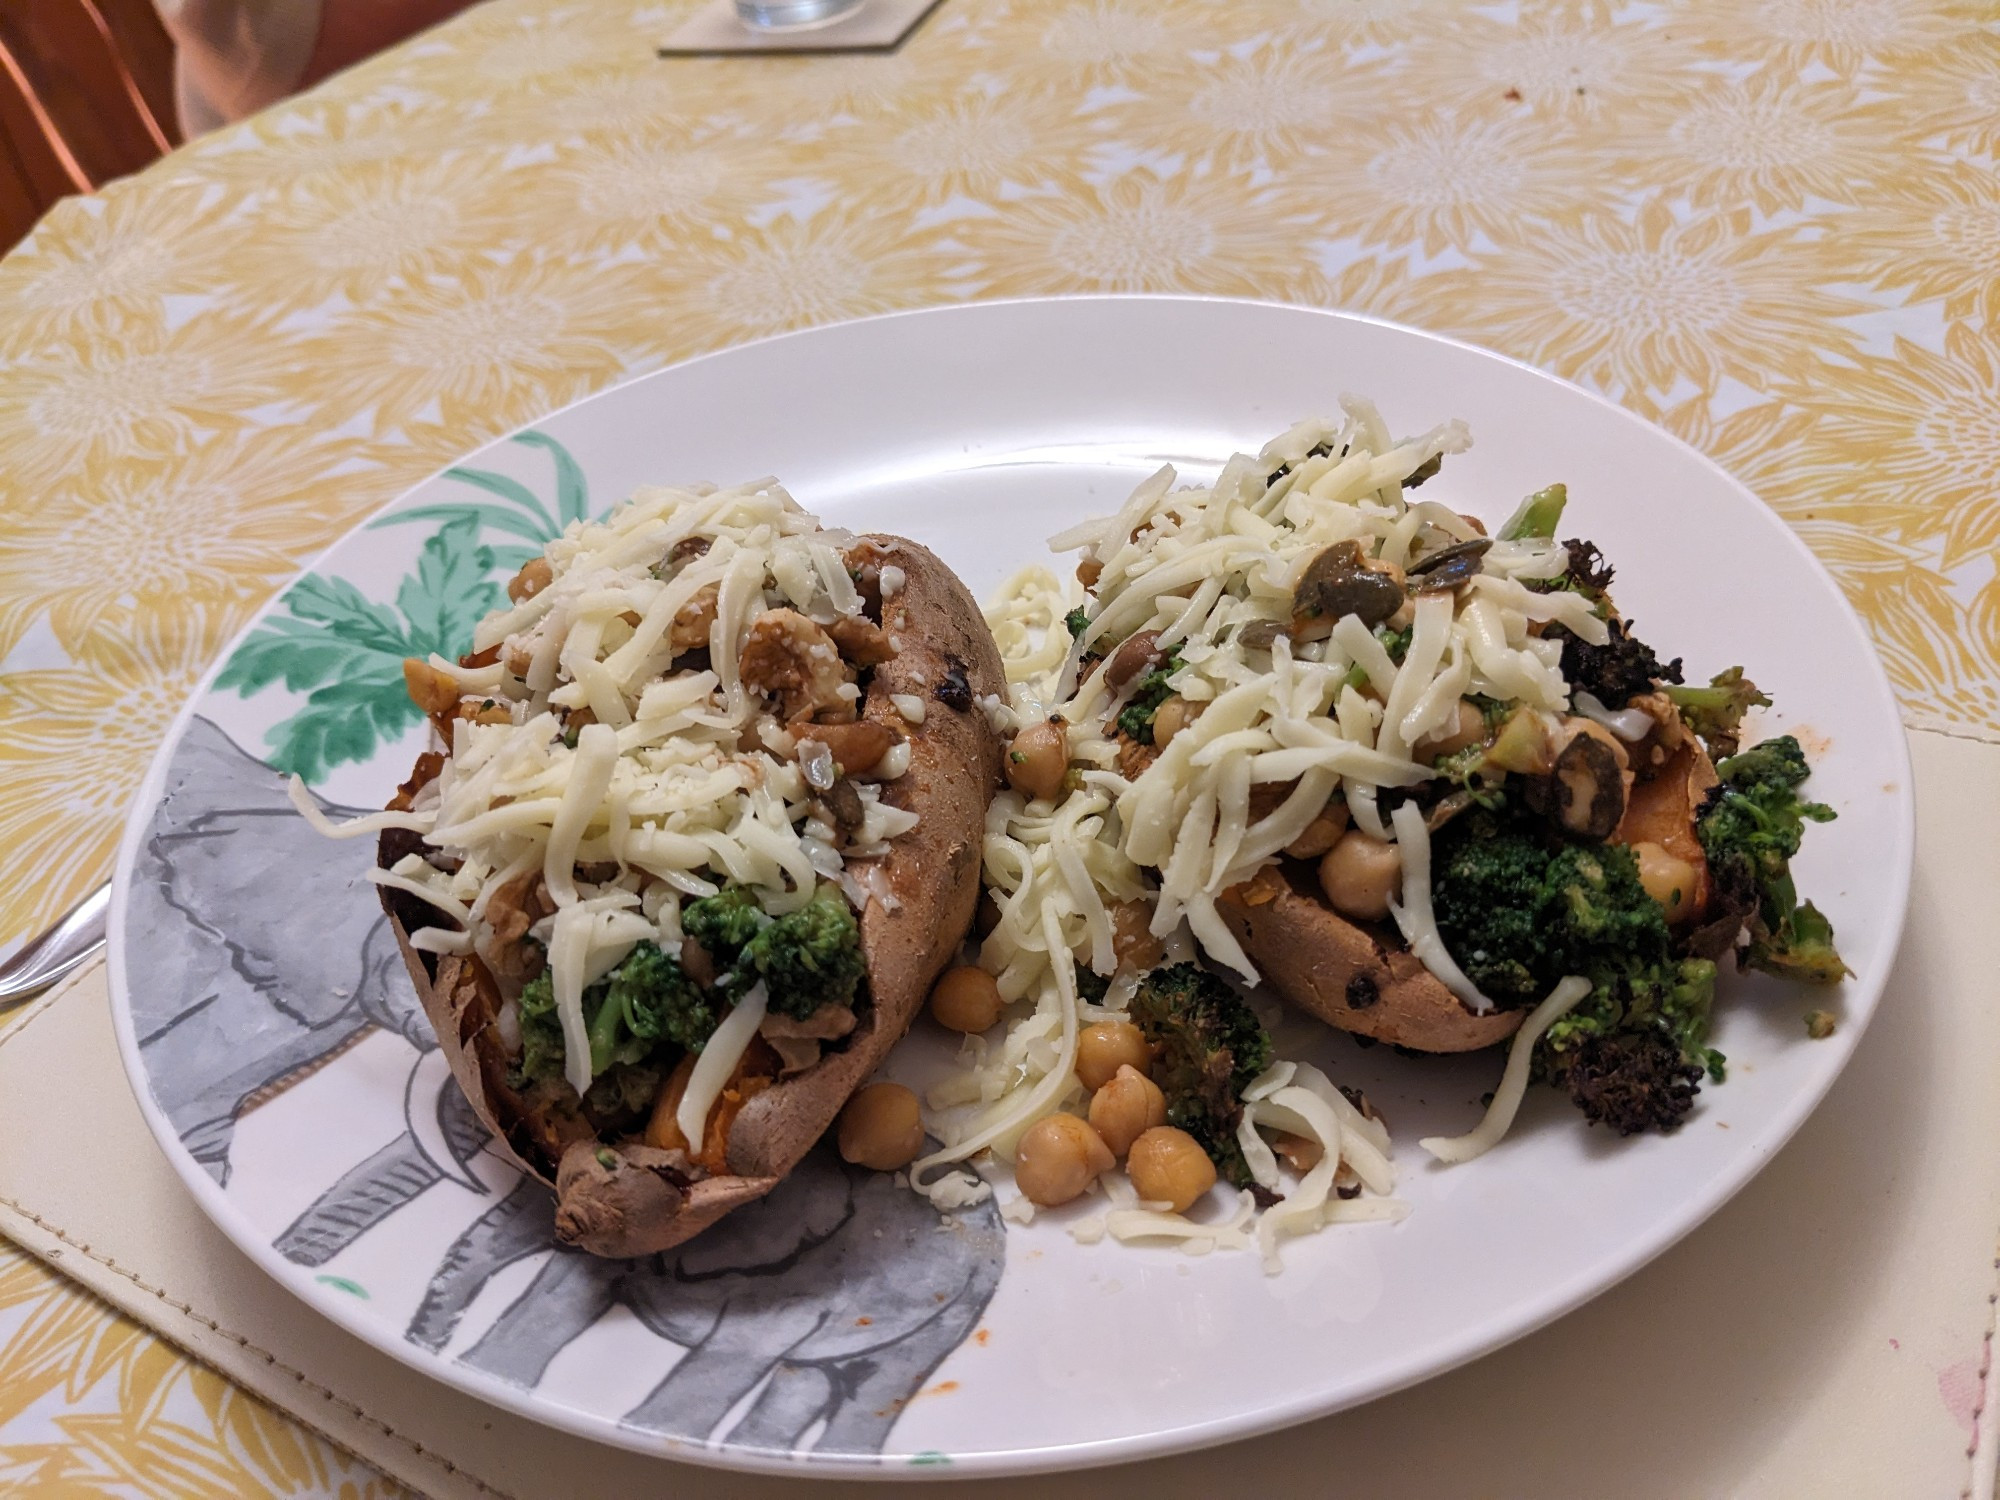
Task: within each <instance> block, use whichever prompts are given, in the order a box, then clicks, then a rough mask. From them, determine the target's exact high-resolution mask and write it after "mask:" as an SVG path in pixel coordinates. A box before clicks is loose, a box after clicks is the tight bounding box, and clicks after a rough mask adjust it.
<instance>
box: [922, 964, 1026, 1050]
mask: <svg viewBox="0 0 2000 1500" xmlns="http://www.w3.org/2000/svg"><path fill="white" fill-rule="evenodd" d="M1006 1004H1007V1002H1006V1001H1004V1000H1002V999H1001V998H1000V986H999V985H998V984H996V983H995V982H994V980H993V976H992V975H991V974H989V973H987V972H986V971H985V970H984V969H981V968H976V967H974V966H973V965H971V964H960V965H958V966H957V967H955V968H950V969H946V970H945V971H944V973H942V974H940V975H939V976H938V982H937V983H936V984H935V985H933V986H932V987H931V1015H932V1016H933V1017H934V1018H935V1019H936V1021H937V1023H938V1025H940V1026H942V1027H944V1028H945V1029H946V1030H948V1031H962V1032H964V1033H965V1034H966V1035H967V1036H977V1035H978V1034H979V1033H980V1032H982V1031H991V1030H992V1029H993V1024H994V1022H996V1021H998V1020H999V1019H1000V1012H1001V1010H1003V1009H1004V1008H1005V1006H1006Z"/></svg>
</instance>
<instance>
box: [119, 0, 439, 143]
mask: <svg viewBox="0 0 2000 1500" xmlns="http://www.w3.org/2000/svg"><path fill="white" fill-rule="evenodd" d="M156 3H157V4H158V6H159V10H160V19H161V20H162V21H163V22H164V23H165V24H166V28H167V30H168V31H169V32H170V33H171V34H172V35H173V38H174V47H175V52H174V96H175V98H174V102H175V106H176V108H177V109H178V111H179V113H180V119H181V132H182V134H183V135H185V136H194V135H198V134H200V133H201V132H202V131H205V130H213V129H215V128H216V127H217V126H218V125H226V124H229V123H231V122H233V121H236V120H240V119H242V118H243V117H244V116H246V115H250V114H255V113H256V112H257V111H258V110H260V109H263V108H264V107H265V106H266V105H269V104H274V103H276V102H277V101H278V100H280V99H282V98H284V97H285V96H286V95H288V94H292V93H296V92H297V91H298V90H300V89H302V88H309V87H311V86H312V85H313V84H315V83H318V82H319V81H320V80H321V79H322V78H326V77H328V76H330V75H332V74H334V73H337V72H339V71H340V70H341V69H342V68H344V67H347V66H348V65H349V64H351V63H357V62H359V61H361V60H362V59H363V58H365V57H370V56H373V55H374V54H375V53H377V52H379V51H381V50H382V49H383V48H384V47H387V46H390V45H392V44H393V43H396V42H399V41H401V40H402V39H403V38H404V37H407V36H411V35H414V34H415V33H416V32H419V31H422V30H423V29H424V28H425V27H427V26H434V25H436V24H437V23H438V22H439V21H442V20H444V19H446V18H447V17H449V16H453V15H456V14H457V13H458V12H459V11H461V10H463V9H465V7H466V5H467V4H468V3H469V0H156Z"/></svg>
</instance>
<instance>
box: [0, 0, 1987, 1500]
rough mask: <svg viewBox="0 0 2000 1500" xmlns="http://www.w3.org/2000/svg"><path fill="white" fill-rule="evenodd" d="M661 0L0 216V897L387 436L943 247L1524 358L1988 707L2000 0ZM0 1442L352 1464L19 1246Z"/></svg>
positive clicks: (394, 440)
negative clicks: (919, 16)
mask: <svg viewBox="0 0 2000 1500" xmlns="http://www.w3.org/2000/svg"><path fill="white" fill-rule="evenodd" d="M690 8H691V7H690V6H689V5H688V4H686V3H682V0H667V3H655V4H638V3H635V4H613V3H596V0H593V3H588V4H571V5H559V4H552V3H548V0H492V3H488V4H486V5H482V6H480V7H478V8H477V9H476V10H474V11H472V12H470V13H468V14H467V15H465V16H463V17H462V18H460V19H459V20H458V21H456V22H454V23H451V24H450V25H447V26H446V27H444V28H443V29H441V30H439V31H437V32H434V33H431V34H429V35H427V36H425V37H421V38H419V39H417V40H416V41H414V42H412V43H410V44H406V45H405V46H403V47H401V48H398V49H396V50H395V51H393V52H390V53H388V54H386V55H384V56H383V57H380V58H378V59H376V60H375V61H373V62H372V63H369V64H367V65H365V66H363V67H361V68H359V69H356V70H355V71H353V72H351V73H348V74H346V75H343V76H342V77H339V78H336V79H334V80H333V81H332V82H331V83H329V84H327V85H325V86H323V87H321V88H319V89H317V90H315V91H314V92H313V93H311V94H309V95H307V96H305V97H303V98H301V99H299V100H296V101H293V102H291V103H289V104H286V105H283V106H280V107H279V108H277V109H275V110H273V111H271V112H270V113H268V114H266V115H264V116H262V117H260V118H258V119H257V120H255V121H253V122H251V123H250V124H248V125H245V126H242V127H239V128H236V129H232V130H228V131H225V132H222V133H220V134H218V135H214V136H210V137H208V138H205V139H203V140H200V141H197V142H195V143H194V144H193V145H191V146H189V147H188V148H186V149H184V150H182V151H180V152H178V153H176V154H175V155H173V156H171V157H169V158H167V159H166V160H165V161H162V162H160V163H158V164H157V165H156V166H154V167H153V168H151V169H150V170H148V171H146V172H144V173H142V174H140V175H139V176H138V177H136V178H133V179H130V180H127V181H124V182H120V183H117V184H114V185H113V186H112V187H111V188H109V189H107V190H106V191H105V192H104V193H103V194H102V195H101V196H99V197H96V198H90V199H77V200H71V201H69V202H66V203H64V204H61V205H59V206H58V207H57V209H56V210H55V211H54V212H53V213H51V214H50V216H49V217H48V219H47V220H46V221H44V223H43V224H42V225H41V226H40V227H39V228H38V229H37V230H36V231H35V233H34V234H33V236H32V237H31V238H30V239H29V240H28V241H27V242H26V243H24V244H23V245H22V246H21V247H20V248H19V249H18V250H16V251H15V252H14V253H13V254H12V255H10V256H9V257H7V258H6V260H5V261H4V262H0V308H4V309H5V312H4V316H0V856H4V858H5V861H6V864H7V867H8V868H9V869H10V870H12V871H14V872H16V873H15V875H14V878H13V879H12V880H11V881H10V882H9V883H8V885H7V886H6V888H5V889H4V891H0V945H5V944H11V943H13V942H16V941H18V940H19V939H21V938H22V937H24V936H26V935H27V934H28V933H30V932H32V931H33V930H35V929H37V928H38V927H39V926H40V925H42V924H43V923H44V922H46V921H47V920H49V919H50V918H52V917H54V916H55V915H56V914H58V913H59V912H60V911H62V910H63V909H65V908H66V907H67V906H68V905H69V904H71V903H72V902H73V901H75V900H76V899H77V898H78V897H80V896H81V895H83V894H84V892H85V891H87V890H88V889H89V888H90V887H92V886H93V885H95V884H96V883H97V882H98V881H99V880H101V879H103V878H104V876H105V875H106V873H107V872H108V869H109V865H110V860H111V855H112V850H113V847H114V845H115V842H116V838H117V833H118V829H119V825H120V821H121V819H122V817H123V814H124V810H125V805H126V802H127V800H128V798H129V797H130V796H131V795H132V793H133V792H134V791H135V790H136V788H137V786H138V784H139V781H140V778H141V775H142V773H143V771H144V768H145V766H146V763H147V761H148V759H149V758H150V756H151V755H152V753H153V751H154V749H155V747H156V745H157V743H158V741H159V739H160V737H161V735H162V734H163V732H164V730H165V728H166V726H167V724H168V722H169V720H170V719H171V717H172V715H173V713H174V712H175V710H176V709H177V708H178V706H179V704H180V702H181V700H182V698H183V697H184V696H185V695H186V693H187V692H188V690H189V689H190V688H191V687H192V686H193V684H194V682H195V679H196V677H197V676H198V675H199V673H200V672H201V670H202V669H203V667H204V666H205V665H206V664H207V662H208V661H209V659H210V658H211V657H212V656H213V655H214V654H215V653H216V652H217V651H218V650H219V649H220V647H221V646H222V645H223V644H224V643H225V642H226V641H227V640H228V639H229V638H230V637H231V636H232V635H233V634H234V633H235V632H236V631H237V629H238V628H239V627H240V626H241V625H242V624H243V622H244V621H245V620H246V619H247V618H248V616H249V614H250V612H251V611H252V610H253V609H255V608H256V606H257V605H258V603H259V602H260V601H262V600H263V599H264V598H265V597H266V596H267V595H269V594H270V593H272V592H273V591H275V590H276V589H277V587H278V586H279V585H280V584H281V583H282V582H283V581H284V580H285V578H286V577H287V576H288V575H289V574H290V573H291V572H292V571H293V570H294V569H295V568H296V567H298V565H299V564H300V563H301V562H302V561H304V560H305V559H306V558H308V557H310V556H311V555H312V554H313V553H315V552H316V551H318V550H319V549H320V548H322V547H324V546H325V545H326V544H327V543H329V542H330V541H332V540H333V539H334V538H335V537H336V536H338V535H339V534H340V533H341V532H343V531H344V530H346V529H347V528H348V527H349V526H351V525H352V524H354V523H355V522H356V521H358V520H359V519H360V518H361V517H363V516H365V515H366V514H368V513H369V512H370V511H371V510H373V509H375V508H376V507H377V506H379V505H381V504H382V503H383V502H384V501H386V500H388V499H390V498H391V497H392V496H394V495H395V494H397V493H398V492H399V491H401V490H403V489H404V488H406V487H407V486H409V485H410V484H412V483H414V482H415V481H416V480H418V479H420V478H422V477H423V476H424V475H426V474H428V473H429V472H431V471H432V470H434V469H436V468H438V467H439V466H441V465H442V464H444V463H446V462H448V461H449V460H451V459H452V458H454V457H456V456H457V455H458V454H460V453H462V452H464V451H465V450H467V449H469V448H472V447H474V446H476V445H478V444H479V443H481V442H484V441H485V440H487V439H489V438H492V437H495V436H497V435H499V434H501V433H504V432H506V431H508V430H509V429H511V428H513V427H515V426H517V425H519V424H521V423H523V422H525V421H528V420H529V419H531V418H534V417H536V416H538V415H540V414H542V413H545V412H547V411H549V410H550V409H551V408H553V407H555V406H557V405H560V404H561V403H563V402H566V401H569V400H571V399H573V398H575V397H578V396H581V395H584V394H585V393H587V392H589V391H592V390H596V389H599V388H601V387H603V386H605V385H607V384H610V383H611V382H613V381H615V380H618V379H620V378H622V377H624V376H627V375H631V374H634V373H638V372H641V371H644V370H648V369H652V368H655V367H657V366H660V365H663V364H666V363H669V362H672V361H675V360H679V359H682V358H685V357H687V356H689V355H692V354H697V353H700V352H702V351H704V350H709V349H714V348H718V347H721V346H724V345H727V344H731V343H735V342H738V341H741V340H744V339H748V338H754V337H757V336H759V335H763V334H768V333H774V332H778V331H781V330H784V329H789V328H798V327H803V326H807V325H810V324H814V323H822V322H828V321H833V320H836V319H841V318H848V317H853V316H857V315H861V314H866V313H874V312H881V311H886V310H889V309H893V308H901V307H913V306H921V305H924V304H928V303H936V302H944V301H954V300H965V299H973V298H984V297H1001V296H1012V295H1019V294H1032V293H1048V292H1086V291H1201V292H1216V293H1227V294H1233V295H1242V296H1254V297H1264V298H1274V299H1283V300H1288V301H1296V302H1305V303H1312V304H1316V305H1324V306H1342V307H1353V308H1359V309H1363V310H1366V311H1369V312H1373V313H1379V314H1382V315H1385V316H1388V317H1391V318H1396V319H1399V320H1403V321H1407V322H1411V323H1416V324H1420V325H1423V326H1425V327H1430V328H1435V329H1439V330H1442V331H1445V332H1449V333H1453V334H1459V335H1462V336H1465V337H1468V338H1471V339H1474V340H1477V341H1479V342H1481V343H1484V344H1487V345H1489V346H1491V347H1493V348H1496V349H1499V350H1502V351H1504V352H1506V353H1509V354H1513V355H1517V356H1519V357H1521V358H1523V359H1527V360H1531V361H1533V362H1535V363H1537V364H1541V365H1544V366H1546V367H1548V368H1550V369H1553V370H1555V371H1558V372H1560V373H1561V374H1563V375H1566V376H1569V377H1570V378H1572V379H1574V380H1577V381H1580V382H1582V383H1583V384H1585V385H1588V386H1591V387H1593V388H1595V389H1598V390H1601V391H1604V392H1606V393H1608V394H1609V395H1611V396H1613V397H1615V398H1616V399H1618V400H1619V401H1622V402H1623V403H1625V404H1626V405H1627V406H1629V407H1631V408H1633V409H1634V410H1636V411H1639V412H1642V413H1644V414H1645V415H1647V416H1648V417H1651V418H1653V419H1655V420H1657V421H1659V422H1661V423H1663V424H1664V425H1666V426H1667V427H1669V428H1671V429H1672V430H1673V431H1675V432H1677V433H1679V434H1681V435H1682V436H1684V437H1686V438H1687V439H1688V440H1690V441H1691V442H1693V443H1694V444H1696V445H1697V446H1698V447H1701V448H1703V449H1705V450H1706V451H1707V452H1709V453H1710V454H1712V455H1714V456H1715V457H1716V458H1717V459H1718V460H1720V461H1721V462H1722V463H1723V464H1724V465H1725V466H1726V467H1728V468H1730V469H1731V470H1733V471H1734V472H1735V473H1737V474H1738V475H1740V476H1741V477H1742V478H1744V479H1745V480H1746V481H1747V482H1748V483H1749V484H1750V485H1751V486H1752V487H1754V488H1755V489H1756V490H1757V491H1758V492H1759V493H1761V494H1762V495H1763V496H1764V497H1765V498H1766V499H1767V500H1769V501H1770V503H1771V504H1773V505H1774V506H1776V507H1777V508H1778V509H1779V511H1780V512H1781V513H1782V514H1783V515H1784V516H1785V517H1786V519H1787V520H1789V521H1790V522H1791V523H1792V524H1793V525H1794V526H1795V527H1796V528H1797V529H1798V531H1799V532H1800V533H1801V535H1803V536H1804V537H1805V539H1806V540H1807V541H1808V542H1809V543H1810V544H1811V545H1812V546H1813V548H1814V549H1815V550H1816V551H1817V552H1818V554H1819V555H1820V557H1821V558H1822V559H1824V560H1825V562H1826V563H1827V565H1828V566H1829V567H1830V568H1831V569H1832V570H1833V572H1834V573H1835V575H1836V576H1837V577H1838V578H1839V579H1840V580H1841V582H1842V583H1843V584H1844V585H1845V587H1846V588H1847V590H1848V594H1849V597H1850V598H1851V599H1852V600H1853V601H1854V603H1855V605H1856V607H1857V608H1858V609H1859V610H1860V611H1861V613H1862V614H1863V615H1864V616H1865V618H1866V619H1867V620H1868V622H1869V623H1870V625H1871V626H1872V627H1873V629H1874V633H1875V639H1876V642H1877V644H1878V646H1879V648H1880V650H1881V652H1882V655H1883V659H1884V660H1885V661H1886V663H1887V664H1888V668H1889V672H1890V675H1891V677H1892V678H1893V680H1894V682H1895V684H1896V687H1897V689H1898V690H1899V692H1900V693H1901V695H1902V700H1903V703H1904V707H1905V712H1906V715H1907V717H1908V720H1909V722H1910V723H1911V724H1913V725H1921V726H1927V727H1932V728H1941V729H1946V730H1949V731H1953V732H1957V733H1962V734H1965V735H1971V736H1976V737H1979V738H1982V739H1988V740H2000V577H1996V571H1995V556H1996V553H1995V548H1996V544H2000V459H1996V455H2000V162H1997V161H1996V156H2000V14H1996V8H1995V6H1994V5H1992V4H1991V3H1989V0H1959V3H1950V0H1685V3H1672V0H1654V3H1626V0H1620V3H1618V4H1615V5H1611V4H1599V3H1592V0H1578V3H1565V0H1521V3H1519V4H1518V5H1478V6H1474V5H1472V4H1467V3H1460V0H1155V3H1147V0H947V3H946V4H945V5H944V6H943V8H942V9H941V10H940V11H939V12H938V13H937V14H936V15H934V16H933V17H932V18H931V20H930V21H929V22H928V23H927V24H926V25H925V26H924V27H923V29H921V30H920V31H919V32H918V33H917V34H916V35H915V36H914V37H913V38H912V39H911V40H910V41H909V42H908V43H907V44H906V45H905V46H904V47H903V48H902V49H901V51H900V52H898V53H896V54H894V55H888V56H850V57H795V58H783V57H757V58H709V59H675V60H671V61H668V60H662V59H659V58H658V57H656V56H655V55H654V46H655V45H656V44H657V42H659V41H660V40H661V39H663V38H664V37H665V36H666V35H667V34H668V33H669V32H670V31H671V30H672V29H673V28H674V26H675V25H677V24H678V23H679V21H680V20H681V19H683V18H684V16H685V15H686V14H687V13H688V11H689V9H690ZM22 872H32V873H26V874H24V873H22ZM12 1488H20V1489H27V1490H34V1491H37V1492H39V1491H40V1490H42V1489H44V1488H46V1489H47V1490H49V1491H51V1492H53V1491H56V1490H58V1489H60V1490H61V1491H62V1492H63V1493H75V1494H106V1495H109V1494H121V1495H124V1494H204V1495H208V1494H216V1495H220V1494H252V1495H263V1494H284V1493H301V1492H319V1491H327V1492H332V1493H339V1494H344V1495H353V1496H356V1497H359V1496H363V1495H369V1494H375V1493H382V1492H384V1491H385V1489H386V1486H385V1485H384V1484H383V1483H382V1481H380V1480H378V1479H375V1478H374V1477H373V1476H371V1475H370V1474H369V1473H367V1472H366V1471H364V1470H361V1469H359V1468H358V1467H356V1466H354V1465H353V1464H352V1463H351V1462H350V1461H347V1460H345V1459H343V1458H342V1457H341V1456H340V1455H339V1454H337V1453H335V1452H334V1451H333V1450H331V1449H329V1448H327V1447H326V1446H325V1445H324V1444H322V1443H320V1442H318V1441H317V1440H316V1439H313V1438H311V1437H309V1436H308V1435H305V1434H303V1433H302V1432H300V1431H299V1430H298V1429H295V1428H293V1427H291V1426H290V1425H289V1424H287V1423H286V1422H284V1421H282V1420H281V1419H279V1418H276V1417H274V1416H272V1415H271V1414H270V1413H269V1412H268V1411H266V1410H264V1409H263V1408H261V1407H258V1406H257V1405H256V1404H255V1403H254V1402H251V1401H250V1400H249V1399H248V1398H245V1397H242V1396H241V1395H239V1394H238V1393H236V1392H234V1391H233V1390H232V1389H230V1388H229V1387H227V1386H226V1385H225V1384H224V1383H223V1382H221V1381H220V1380H219V1379H218V1378H216V1377H215V1376H213V1375H211V1374H209V1373H208V1372H206V1371H203V1370H201V1369H198V1368H194V1367H191V1366H189V1365H188V1364H186V1362H184V1361H183V1360H181V1359H180V1358H179V1357H178V1356H177V1355H175V1354H174V1353H172V1352H171V1351H170V1350H168V1349H167V1348H165V1347H164V1346H162V1345H160V1344H159V1343H157V1342H156V1341H154V1340H153V1339H151V1338H150V1337H149V1336H148V1335H146V1334H144V1333H143V1332H141V1331H139V1330H136V1329H134V1328H132V1327H131V1326H129V1325H127V1324H124V1323H122V1322H119V1321H118V1320H116V1319H114V1318H113V1317H112V1316H111V1315H109V1314H107V1313H105V1312H104V1311H102V1310H101V1309H99V1308H98V1307H97V1306H96V1305H95V1304H94V1303H92V1302H90V1301H89V1300H88V1299H87V1298H84V1297H83V1296H81V1295H80V1294H78V1293H76V1292H74V1291H72V1290H70V1289H68V1288H67V1287H66V1286H65V1285H63V1284H62V1283H61V1282H60V1281H58V1280H57V1279H55V1278H53V1277H52V1276H51V1275H50V1274H49V1273H48V1272H47V1271H45V1270H44V1269H43V1268H42V1267H41V1266H40V1265H39V1264H38V1263H34V1262H30V1261H28V1260H26V1259H25V1258H24V1257H22V1256H20V1255H19V1254H18V1253H17V1252H15V1251H12V1250H11V1249H0V1489H12Z"/></svg>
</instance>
